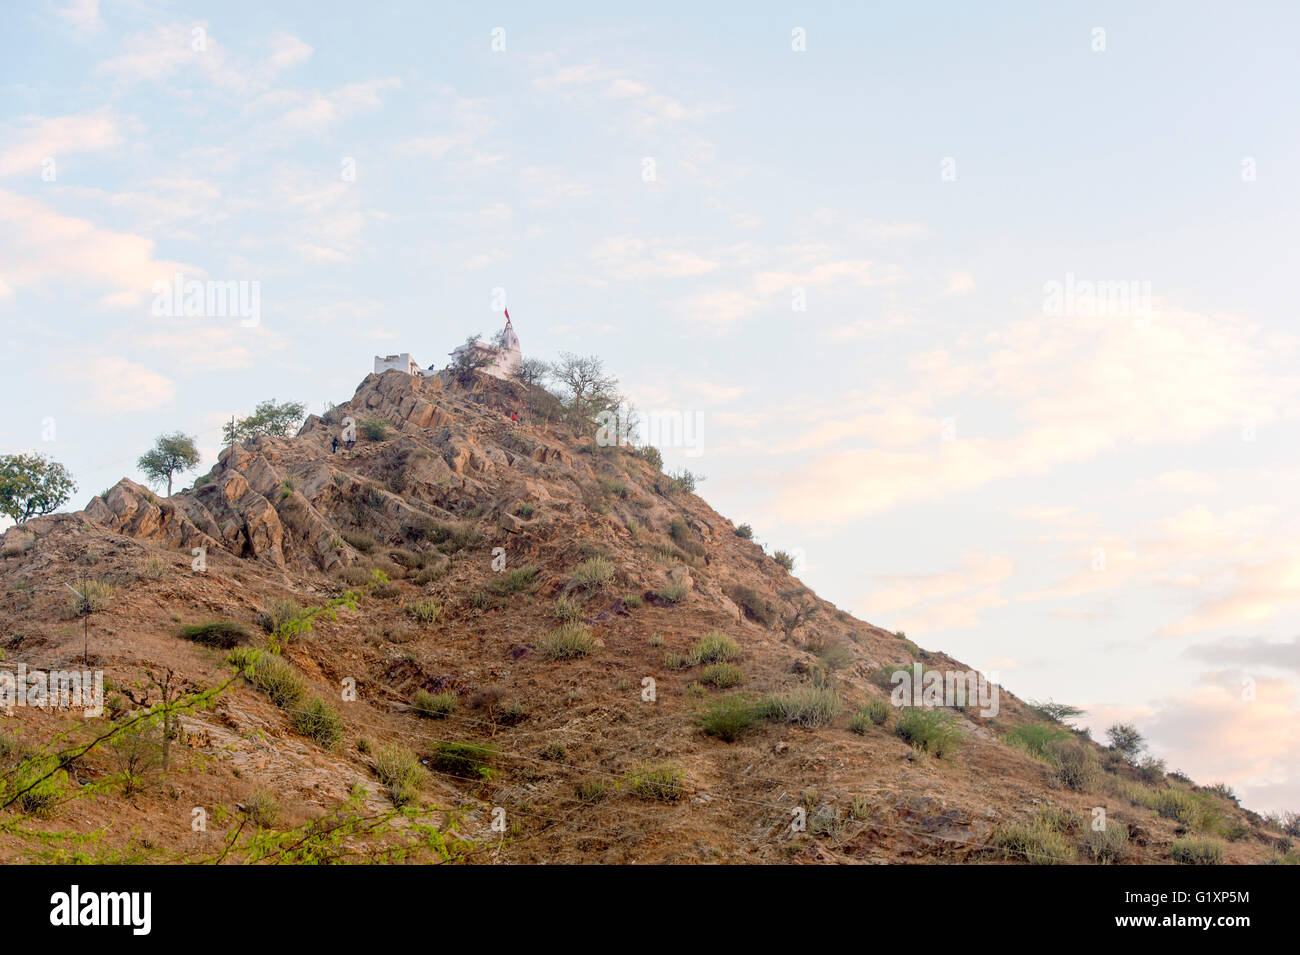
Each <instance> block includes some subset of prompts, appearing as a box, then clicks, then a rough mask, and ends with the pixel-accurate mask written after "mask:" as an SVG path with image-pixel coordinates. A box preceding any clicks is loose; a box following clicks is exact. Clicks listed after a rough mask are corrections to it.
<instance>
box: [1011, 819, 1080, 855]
mask: <svg viewBox="0 0 1300 955" xmlns="http://www.w3.org/2000/svg"><path fill="white" fill-rule="evenodd" d="M992 842H993V845H994V846H996V847H997V848H998V849H1000V850H1001V851H1002V853H1003V855H1005V856H1006V857H1007V858H1009V859H1019V860H1022V861H1025V862H1031V863H1033V864H1035V865H1064V864H1066V863H1069V862H1073V861H1074V859H1075V855H1074V848H1073V847H1072V846H1071V845H1070V844H1069V843H1068V842H1066V841H1065V837H1064V836H1062V835H1061V833H1059V832H1057V831H1056V830H1055V829H1052V828H1051V827H1050V826H1047V825H1044V824H1043V823H1042V822H1041V821H1039V820H1035V821H1034V822H1031V823H1027V824H1026V823H1020V824H1016V825H1010V826H1002V827H1001V828H999V829H998V830H996V831H995V832H994V833H993V840H992Z"/></svg>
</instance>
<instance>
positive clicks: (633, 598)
mask: <svg viewBox="0 0 1300 955" xmlns="http://www.w3.org/2000/svg"><path fill="white" fill-rule="evenodd" d="M623 603H624V604H626V605H627V607H628V608H629V609H631V610H640V609H641V597H640V595H638V594H628V595H627V596H626V597H624V598H623Z"/></svg>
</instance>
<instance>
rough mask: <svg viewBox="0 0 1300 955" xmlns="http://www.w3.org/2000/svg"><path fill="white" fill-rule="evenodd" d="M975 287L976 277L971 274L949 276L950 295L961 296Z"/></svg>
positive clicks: (955, 273) (958, 273)
mask: <svg viewBox="0 0 1300 955" xmlns="http://www.w3.org/2000/svg"><path fill="white" fill-rule="evenodd" d="M974 287H975V276H973V275H971V274H970V273H969V272H953V273H952V275H950V276H948V294H949V295H960V294H961V293H962V292H969V291H970V290H971V289H973V288H974Z"/></svg>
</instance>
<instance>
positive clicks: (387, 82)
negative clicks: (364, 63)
mask: <svg viewBox="0 0 1300 955" xmlns="http://www.w3.org/2000/svg"><path fill="white" fill-rule="evenodd" d="M401 86H402V81H401V80H400V79H398V78H397V77H395V76H387V77H383V78H380V79H372V80H366V81H364V82H361V83H348V84H347V85H345V86H340V87H338V88H337V89H334V90H331V91H329V92H327V93H322V92H319V91H316V92H311V93H298V92H293V93H286V94H284V95H281V96H277V97H276V98H275V100H274V102H275V103H277V104H281V105H284V106H286V107H287V108H286V109H285V110H284V112H283V113H281V114H280V116H279V117H277V118H276V119H275V121H274V123H272V124H271V126H270V127H268V128H269V129H273V130H274V131H275V132H276V133H277V134H279V133H283V132H289V133H297V134H304V133H320V132H322V131H323V130H325V129H327V128H328V127H330V126H332V125H334V124H335V123H337V122H338V121H340V120H342V119H344V118H346V117H348V116H352V115H355V114H356V113H360V112H362V111H365V110H368V109H376V108H378V107H379V106H382V105H383V93H384V92H385V91H386V90H391V89H400V88H401Z"/></svg>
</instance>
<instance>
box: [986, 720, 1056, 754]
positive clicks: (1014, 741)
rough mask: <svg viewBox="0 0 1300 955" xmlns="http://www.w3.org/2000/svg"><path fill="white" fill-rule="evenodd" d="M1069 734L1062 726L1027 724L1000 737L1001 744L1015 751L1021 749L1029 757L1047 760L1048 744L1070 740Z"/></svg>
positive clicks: (1013, 728)
mask: <svg viewBox="0 0 1300 955" xmlns="http://www.w3.org/2000/svg"><path fill="white" fill-rule="evenodd" d="M1070 737H1071V734H1070V731H1069V730H1068V729H1066V728H1065V727H1064V726H1058V725H1056V724H1055V723H1027V724H1025V725H1024V726H1014V727H1012V728H1011V729H1010V730H1008V731H1007V734H1006V735H1005V736H1003V737H1002V742H1004V743H1006V744H1008V745H1009V746H1014V747H1016V748H1017V749H1023V750H1024V751H1025V752H1026V753H1028V754H1029V755H1030V756H1035V757H1037V758H1038V759H1043V760H1046V759H1048V755H1047V747H1048V744H1050V743H1054V742H1057V741H1060V740H1067V739H1070Z"/></svg>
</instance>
